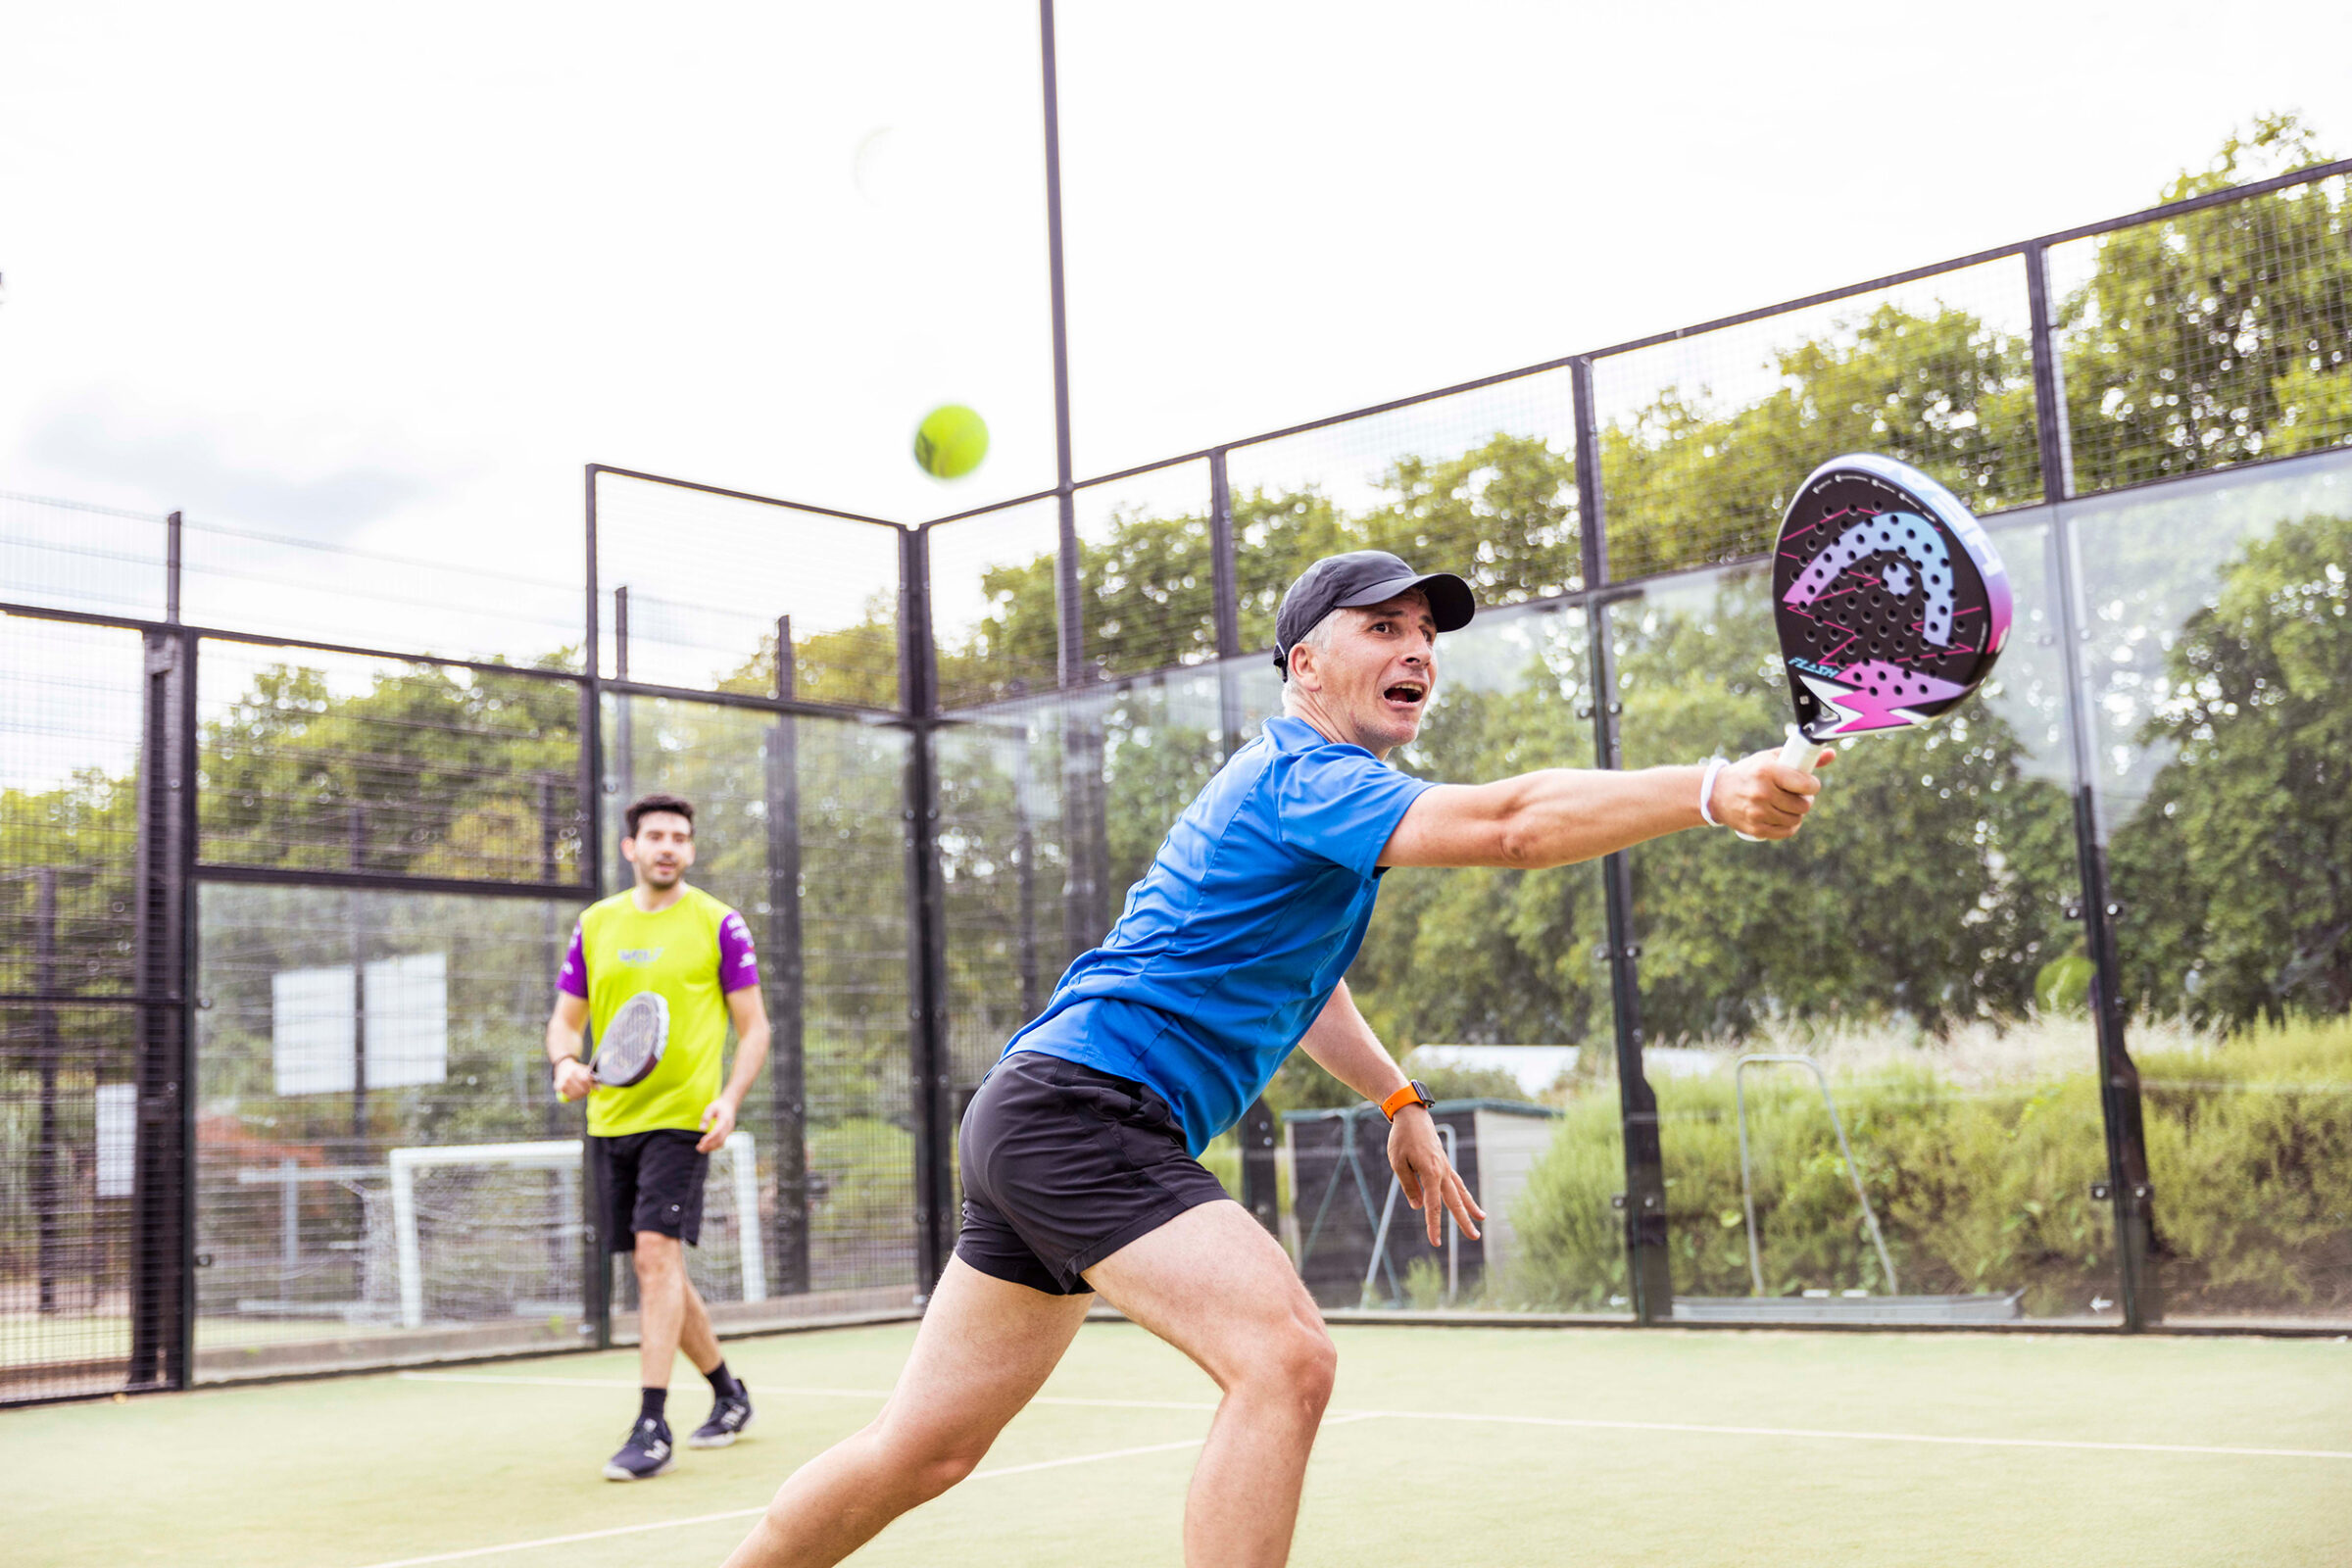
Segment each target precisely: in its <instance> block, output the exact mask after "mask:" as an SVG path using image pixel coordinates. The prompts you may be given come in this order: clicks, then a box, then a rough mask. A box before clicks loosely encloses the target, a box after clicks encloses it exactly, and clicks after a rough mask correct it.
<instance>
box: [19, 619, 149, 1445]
mask: <svg viewBox="0 0 2352 1568" xmlns="http://www.w3.org/2000/svg"><path fill="white" fill-rule="evenodd" d="M142 667H143V660H142V654H141V650H140V639H139V635H138V634H137V633H136V632H127V631H116V630H112V629H108V628H103V627H96V626H79V625H74V624H72V623H69V622H61V621H42V620H32V619H26V618H22V617H16V616H0V998H4V999H5V1000H4V1001H0V1403H6V1402H9V1401H12V1400H16V1399H25V1398H43V1397H60V1396H65V1395H73V1394H90V1393H101V1392H104V1391H106V1390H109V1389H118V1388H121V1387H123V1384H124V1382H125V1381H126V1380H127V1378H128V1376H129V1356H130V1290H131V1286H132V1282H133V1279H134V1268H135V1253H134V1249H135V1246H136V1240H137V1238H136V1234H135V1232H134V1230H133V1224H132V1221H133V1216H132V1208H131V1204H132V1193H131V1188H132V1180H133V1166H132V1157H131V1156H132V1152H133V1150H134V1147H135V1140H136V1116H135V1112H136V1108H137V1106H136V1100H137V1070H136V1069H137V1058H136V1042H137V1033H138V1024H139V1016H140V1015H139V1010H138V1009H137V1008H135V1007H132V1006H128V1005H123V1003H122V1002H120V1001H118V1002H115V1003H113V1004H109V1005H93V1004H91V1003H85V1002H81V1001H78V1000H76V999H79V998H84V997H89V998H100V999H104V998H116V999H127V998H128V997H130V996H131V995H133V994H134V993H135V990H136V986H137V969H136V961H137V955H136V952H135V945H134V944H135V937H136V933H137V929H138V928H137V915H136V898H135V889H136V876H137V866H136V856H137V851H138V842H139V835H138V818H137V788H138V774H139V763H140V698H141V670H142Z"/></svg>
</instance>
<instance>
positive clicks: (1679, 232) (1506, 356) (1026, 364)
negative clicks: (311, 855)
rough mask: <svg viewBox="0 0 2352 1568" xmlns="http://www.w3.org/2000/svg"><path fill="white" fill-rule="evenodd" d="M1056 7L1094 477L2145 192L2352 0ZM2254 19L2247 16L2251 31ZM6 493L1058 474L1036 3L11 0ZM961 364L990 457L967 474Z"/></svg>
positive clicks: (1078, 399)
mask: <svg viewBox="0 0 2352 1568" xmlns="http://www.w3.org/2000/svg"><path fill="white" fill-rule="evenodd" d="M2257 14H2258V16H2259V19H2260V20H2259V27H2258V29H2256V28H2255V27H2254V26H2253V25H2252V24H2248V23H2241V22H2239V21H2236V20H2233V17H2235V16H2242V15H2244V14H2233V13H2230V12H2229V11H2228V10H2226V9H2217V8H2215V7H2213V6H2211V5H2210V4H2197V5H2189V4H2181V3H2175V0H2144V3H2138V4H2130V5H2112V6H2111V5H2086V4H2069V3H2066V0H2037V3H2033V4H2011V3H1997V4H1989V5H1987V4H1978V5H1971V6H1966V7H1949V6H1944V7H1925V6H1907V7H1899V6H1898V7H1889V6H1887V5H1885V4H1883V3H1882V4H1869V5H1864V4H1858V3H1856V4H1846V3H1838V4H1815V5H1809V6H1808V5H1798V6H1793V7H1791V6H1779V7H1762V6H1755V5H1752V4H1740V5H1715V4H1707V3H1697V4H1686V5H1682V6H1674V7H1636V6H1609V7H1605V8H1603V7H1597V6H1581V5H1564V4H1560V5H1517V4H1500V3H1480V0H1457V3H1455V4H1451V5H1445V6H1438V5H1430V4H1427V3H1421V4H1415V5H1409V6H1408V5H1385V4H1375V3H1370V0H1351V3H1348V4H1282V3H1279V0H1272V3H1270V0H1255V3H1250V4H1241V3H1231V0H1193V3H1191V4H1187V5H1182V6H1164V5H1162V6H1149V7H1146V6H1137V5H1133V4H1119V3H1113V0H1064V4H1063V5H1062V7H1061V11H1060V31H1061V38H1060V44H1061V51H1060V63H1061V82H1062V105H1061V108H1062V117H1061V124H1062V148H1063V159H1064V168H1063V189H1064V202H1065V212H1066V221H1067V226H1068V267H1069V301H1070V343H1071V379H1072V385H1073V389H1074V400H1075V406H1076V415H1075V428H1076V445H1077V463H1078V467H1079V471H1080V475H1081V477H1083V476H1085V475H1086V474H1088V473H1099V472H1103V471H1107V470H1110V469H1113V468H1117V467H1121V466H1129V465H1134V464H1138V463H1143V462H1147V461H1149V460H1151V459H1152V458H1154V457H1158V456H1162V455H1167V454H1173V453H1176V452H1180V451H1184V450H1188V449H1191V448H1195V447H1199V446H1203V445H1206V444H1209V443H1211V442H1215V441H1219V440H1224V439H1228V438H1231V437H1235V436H1240V435H1244V434H1248V433H1250V432H1252V431H1256V430H1261V429H1265V428H1269V427H1272V426H1276V425H1281V424H1286V423H1291V422H1295V421H1298V420H1301V419H1306V418H1312V417H1319V416H1322V415H1326V414H1331V413H1336V412H1339V411H1341V410H1344V409H1347V408H1349V407H1353V406H1357V405H1361V404H1366V403H1371V402H1375V401H1378V400H1381V399H1385V398H1390V397H1395V396H1398V395H1402V394H1406V393H1410V392H1413V391H1416V390H1420V389H1423V388H1426V387H1430V386H1434V385H1437V384H1441V383H1444V382H1446V381H1450V380H1455V379H1461V378H1465V377H1469V376H1474V375H1479V374H1483V373H1486V372H1490V371H1493V370H1497V369H1502V368H1509V367H1512V366H1516V365H1521V364H1526V363H1530V362H1534V361H1538V360H1543V359H1546V358H1550V357H1553V356H1556V355H1560V354H1564V353H1568V352H1571V351H1575V350H1579V349H1585V348H1592V347H1597V346H1601V345H1604V344H1606V343H1609V342H1612V341H1617V340H1620V339H1623V338H1626V337H1629V336H1633V335H1637V334H1640V333H1644V332H1648V331H1652V330H1657V329H1660V328H1665V327H1671V326H1675V325H1679V324H1683V323H1686V322H1689V321H1692V320H1696V319H1704V318H1706V317H1710V316H1713V315H1717V314H1721V313H1725V312H1729V311H1734V310H1739V309H1742V308H1746V307H1749V306H1753V305H1758V304H1764V303H1769V302H1771V301H1773V300H1776V299H1781V298H1786V297H1789V296H1792V295H1797V294H1802V293H1807V292H1811V291H1813V290H1816V289H1820V288H1825V287H1829V286H1833V285H1836V284H1838V283H1841V282H1845V281H1849V280H1853V279H1858V278H1862V277H1867V276H1871V275H1875V274H1878V273H1881V272H1885V271H1888V270H1896V269H1900V268H1904V267H1909V266H1913V265H1917V264H1922V263H1927V262H1932V261H1935V260H1937V259H1940V258H1942V257H1946V256H1950V255H1955V254H1959V253H1963V252H1967V251H1971V250H1975V249H1979V248H1983V247H1985V246H1990V245H1995V244H2000V243H2003V242H2007V241H2010V240H2013V239H2017V238H2020V237H2023V236H2026V235H2029V234H2033V233H2036V232H2042V231H2046V230H2049V229H2053V228H2058V227H2062V226H2065V225H2068V224H2071V223H2076V222H2080V221H2087V220H2090V219H2094V218H2099V217H2103V216H2107V215H2110V214H2113V213H2117V212H2122V211H2128V210H2131V209H2132V208H2136V207H2139V206H2142V205H2145V204H2147V203H2148V202H2150V201H2151V200H2152V199H2154V197H2155V196H2156V194H2157V191H2158V189H2159V187H2160V186H2161V185H2162V183H2163V182H2164V180H2165V179H2166V178H2167V177H2169V176H2170V175H2171V174H2172V173H2174V172H2177V171H2178V170H2180V168H2182V167H2183V166H2201V165H2202V164H2203V163H2204V162H2205V161H2206V159H2207V158H2208V157H2209V156H2210V154H2211V153H2212V151H2213V149H2214V148H2215V147H2216V146H2217V145H2218V143H2219V142H2220V140H2221V138H2222V137H2223V136H2224V135H2225V134H2226V133H2227V132H2228V131H2229V129H2230V128H2231V127H2232V126H2233V125H2238V124H2242V123H2246V122H2248V121H2249V120H2250V119H2251V117H2252V116H2253V115H2255V114H2256V113H2257V112H2259V111H2262V110H2266V109H2290V108H2291V109H2297V110H2300V111H2301V112H2302V113H2303V114H2304V116H2305V117H2306V119H2307V120H2308V121H2309V122H2310V123H2313V124H2314V125H2316V126H2317V128H2318V130H2319V132H2320V135H2321V138H2322V140H2323V142H2324V143H2325V144H2326V145H2327V146H2328V147H2330V148H2332V149H2336V150H2339V151H2340V150H2343V149H2347V148H2352V72H2348V71H2347V70H2346V69H2345V62H2346V59H2347V52H2346V49H2345V47H2344V46H2345V44H2346V43H2347V42H2352V22H2348V21H2347V20H2346V19H2347V15H2348V13H2347V10H2346V8H2345V6H2344V5H2343V4H2342V0H2318V3H2304V0H2273V3H2270V4H2266V5H2263V6H2262V7H2260V8H2259V11H2258V13H2257ZM2257 31H2258V35H2257ZM0 40H4V41H0V274H4V275H5V295H4V296H0V488H6V489H12V490H18V491H29V492H35V493H39V494H44V495H55V496H64V497H71V498H75V499H79V500H83V501H90V502H101V503H108V504H114V505H120V506H126V507H134V508H141V509H151V510H153V511H158V512H161V511H166V510H170V509H172V508H181V509H186V510H187V511H189V512H190V513H191V514H193V515H204V516H208V517H213V518H218V519H221V520H223V521H233V522H238V523H242V524H245V525H249V526H254V527H260V528H265V529H270V530H276V531H283V532H293V533H299V534H303V535H306V536H312V537H318V538H323V539H333V540H338V541H347V542H351V543H356V544H361V545H366V546H368V547H372V548H376V549H388V550H395V551H397V552H399V553H402V554H407V555H442V554H447V555H450V556H452V557H454V558H458V559H465V560H468V561H474V562H479V563H481V564H488V565H495V566H498V567H500V568H502V569H522V570H532V569H535V568H539V567H544V568H545V569H546V570H548V571H550V572H553V573H555V574H557V575H560V576H569V575H570V574H571V573H573V572H574V571H576V569H577V568H576V560H577V546H576V539H577V529H578V522H579V492H580V486H579V471H580V466H581V465H582V464H584V463H587V462H589V461H592V460H593V461H600V462H604V463H609V464H614V465H620V466H634V467H643V468H650V469H655V470H660V471H664V472H670V473H677V474H683V475H687V476H692V477H695V478H700V479H703V480H707V481H710V482H712V483H717V484H722V485H727V486H732V487H737V488H742V489H748V490H755V491H761V492H766V493H771V494H778V495H784V496H789V497H794V498H799V499H804V500H810V501H816V502H820V503H827V504H831V505H834V506H839V507H845V508H849V509H853V510H858V511H865V512H873V513H878V514H881V515H886V516H890V517H894V518H901V519H908V520H919V519H921V518H924V517H928V516H933V515H941V514H944V513H947V512H951V511H960V510H963V509H965V508H968V507H972V506H978V505H981V504H983V503H985V502H988V501H990V500H994V499H997V498H1000V497H1003V496H1006V495H1011V494H1017V493H1019V492H1022V491H1025V490H1031V489H1036V488H1041V487H1044V486H1048V485H1050V484H1051V483H1052V482H1053V477H1054V473H1053V469H1054V460H1053V382H1052V371H1051V360H1050V343H1049V337H1048V329H1047V323H1048V317H1047V280H1046V260H1045V216H1044V177H1043V172H1042V163H1041V158H1042V135H1041V113H1040V107H1039V72H1038V64H1037V44H1038V27H1037V13H1036V8H1035V7H1034V6H1033V5H1030V4H1024V3H1018V0H964V3H960V4H946V3H921V4H913V3H909V4H879V3H877V4H867V5H858V6H839V5H827V6H816V5H809V4H774V3H770V4H766V5H757V6H755V5H707V6H696V7H660V8H658V7H649V6H645V5H642V4H639V5H631V6H627V7H622V6H614V5H594V4H578V3H575V4H567V5H564V6H561V7H555V6H546V7H524V6H513V5H499V4H491V3H484V0H466V3H463V4H453V3H444V0H414V3H410V4H405V5H402V6H398V7H359V6H321V5H318V4H316V3H305V4H298V5H282V6H266V5H255V4H241V3H236V0H224V3H220V4H213V5H206V6H188V5H181V4H161V3H157V4H122V3H115V0H76V3H74V4H71V5H68V4H60V3H57V0H0ZM942 401H962V402H968V403H970V404H972V405H973V406H974V407H976V408H978V409H979V410H980V411H981V412H982V413H983V414H984V415H985V416H986V417H988V419H989V421H990V423H991V424H992V426H993V427H994V430H995V436H996V441H995V447H994V450H993V452H992V454H991V456H990V458H989V460H988V462H987V464H986V465H985V466H983V467H982V468H981V469H980V471H979V472H978V473H977V474H976V475H975V476H973V477H972V478H970V479H968V480H964V481H962V482H960V483H957V484H955V485H943V484H941V483H938V482H936V481H933V480H930V479H928V478H926V477H925V476H923V475H922V474H920V473H919V472H918V471H916V469H915V468H914V466H913V465H912V463H911V462H910V460H909V458H908V456H907V445H908V440H909V437H910V433H911V430H912V427H913V424H914V422H915V420H916V419H917V418H918V417H920V415H921V414H922V412H923V411H924V410H925V409H927V408H929V407H930V406H932V405H933V404H936V403H939V402H942Z"/></svg>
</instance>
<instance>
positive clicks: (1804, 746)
mask: <svg viewBox="0 0 2352 1568" xmlns="http://www.w3.org/2000/svg"><path fill="white" fill-rule="evenodd" d="M1820 761H1821V743H1820V742H1819V741H1810V740H1807V739H1805V732H1804V731H1803V730H1801V729H1798V728H1797V727H1796V726H1795V725H1794V724H1791V725H1789V738H1788V739H1787V740H1786V741H1783V742H1782V743H1781V765H1782V766H1783V767H1793V768H1795V769H1796V770H1797V771H1798V772H1799V773H1810V772H1812V771H1813V770H1814V768H1815V767H1816V766H1817V765H1819V763H1820Z"/></svg>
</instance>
